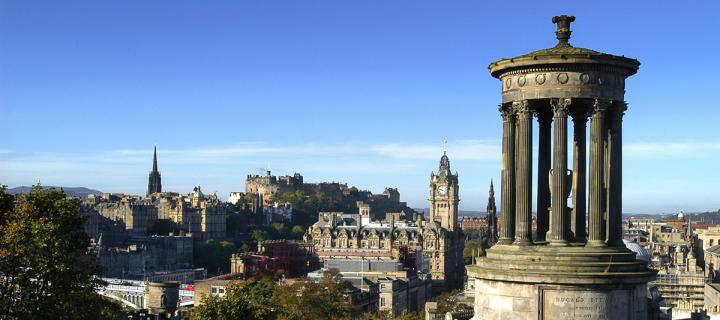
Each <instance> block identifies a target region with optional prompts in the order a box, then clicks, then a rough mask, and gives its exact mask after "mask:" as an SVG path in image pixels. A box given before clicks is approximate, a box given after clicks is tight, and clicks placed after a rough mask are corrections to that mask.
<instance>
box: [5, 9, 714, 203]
mask: <svg viewBox="0 0 720 320" xmlns="http://www.w3.org/2000/svg"><path fill="white" fill-rule="evenodd" d="M507 3H509V2H507V1H370V0H363V1H338V0H328V1H266V0H264V1H193V2H191V1H1V2H0V184H5V185H8V186H10V187H14V186H18V185H30V184H33V183H36V182H38V181H40V182H41V183H42V184H44V185H62V186H85V187H90V188H95V189H99V190H101V191H105V192H131V193H138V194H144V192H145V190H146V187H147V179H148V176H147V174H148V171H149V170H150V169H151V159H152V148H153V146H154V145H157V146H158V153H159V155H158V156H159V167H160V170H161V173H162V178H163V187H164V189H165V190H168V191H178V192H190V191H191V190H192V187H193V186H194V185H201V186H202V187H203V189H204V190H205V191H206V192H214V191H218V193H219V194H220V195H221V196H223V197H225V196H227V193H228V192H230V191H242V190H244V181H245V176H246V175H247V174H255V173H258V171H260V170H264V169H265V168H271V169H272V170H273V172H275V173H277V174H292V173H293V172H300V173H302V174H303V175H304V176H305V180H306V181H342V182H347V183H348V184H350V185H356V186H358V187H359V188H361V189H370V190H372V191H374V192H382V190H383V188H384V187H386V186H394V187H398V188H399V190H400V194H401V198H402V199H403V200H404V201H408V202H409V204H410V205H411V206H415V207H425V206H426V200H425V199H426V198H427V187H428V183H429V176H430V172H431V171H432V170H437V166H438V161H439V158H440V156H441V155H442V149H443V143H442V141H443V139H447V140H448V145H447V151H448V155H449V156H450V160H451V165H452V169H453V170H454V171H455V170H456V171H458V172H459V174H460V191H461V209H465V210H478V209H482V208H484V207H485V205H486V199H487V187H488V184H489V182H490V179H495V181H496V182H498V180H499V176H500V137H501V119H500V116H499V114H498V111H497V104H498V102H499V100H500V84H499V82H498V81H497V80H496V79H494V78H492V77H490V75H489V73H488V70H487V65H488V64H489V63H490V62H492V61H495V60H498V59H500V58H503V57H512V56H515V55H520V54H524V53H527V52H530V51H533V50H536V49H541V48H547V47H551V46H553V45H554V44H555V43H556V40H555V36H554V30H555V26H554V25H553V24H552V23H551V22H550V19H551V17H552V16H553V15H559V14H568V15H575V16H576V17H577V20H576V22H575V23H574V24H573V25H572V29H573V37H572V39H571V41H570V42H571V43H572V44H573V45H575V46H579V47H586V48H591V49H595V50H599V51H603V52H608V53H613V54H618V55H620V54H622V55H626V56H630V57H634V58H637V59H638V60H640V61H641V63H642V65H641V67H640V71H639V73H638V74H637V75H635V76H633V77H632V78H630V79H629V80H628V81H627V87H626V90H627V95H626V100H627V101H628V102H629V107H630V109H629V110H628V112H627V113H626V116H625V121H624V132H623V134H624V137H623V138H624V142H625V145H624V157H625V158H624V165H625V166H624V172H623V174H624V207H625V208H624V211H625V212H643V213H653V212H674V211H679V210H685V211H699V210H717V209H718V208H720V192H719V191H720V188H719V187H718V181H720V173H718V169H719V168H718V167H719V164H720V161H719V160H720V127H719V124H720V113H718V107H720V103H718V100H717V99H718V98H717V94H718V91H719V90H720V78H718V72H719V71H720V59H718V57H717V55H718V52H719V51H720V41H718V39H720V38H719V37H720V26H719V25H718V21H720V5H719V4H720V3H719V2H717V1H706V2H698V1H682V2H681V1H617V2H610V1H602V2H600V1H553V2H541V1H528V2H521V4H518V5H514V6H510V5H507ZM496 185H497V183H496Z"/></svg>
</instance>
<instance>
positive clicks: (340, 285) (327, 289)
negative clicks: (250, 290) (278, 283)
mask: <svg viewBox="0 0 720 320" xmlns="http://www.w3.org/2000/svg"><path fill="white" fill-rule="evenodd" d="M351 288H352V285H351V284H350V283H349V282H347V281H341V280H340V279H339V276H338V275H337V272H335V273H333V272H328V273H326V275H325V278H324V279H322V280H321V281H320V282H313V281H309V280H305V281H298V282H294V283H292V284H289V285H285V286H283V287H282V288H280V289H279V290H275V295H274V296H273V299H274V304H275V308H276V310H277V319H279V320H301V319H347V318H349V317H350V316H351V315H352V314H353V313H354V311H356V307H355V306H353V305H352V303H351V301H350V298H351V297H350V294H349V292H350V289H351Z"/></svg>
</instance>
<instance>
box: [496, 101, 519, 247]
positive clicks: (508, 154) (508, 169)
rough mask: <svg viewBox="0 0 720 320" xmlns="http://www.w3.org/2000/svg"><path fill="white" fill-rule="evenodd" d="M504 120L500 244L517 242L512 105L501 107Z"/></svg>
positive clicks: (513, 116)
mask: <svg viewBox="0 0 720 320" xmlns="http://www.w3.org/2000/svg"><path fill="white" fill-rule="evenodd" d="M500 113H501V114H502V118H503V140H502V172H501V174H502V177H501V178H502V189H501V191H500V214H501V215H502V216H501V218H500V222H501V223H500V237H499V239H498V244H511V243H513V241H515V113H514V112H513V109H512V107H511V106H510V105H507V104H506V105H502V104H501V105H500Z"/></svg>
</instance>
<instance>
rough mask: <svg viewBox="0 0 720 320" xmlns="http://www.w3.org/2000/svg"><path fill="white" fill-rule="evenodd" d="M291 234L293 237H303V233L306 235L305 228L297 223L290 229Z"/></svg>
mask: <svg viewBox="0 0 720 320" xmlns="http://www.w3.org/2000/svg"><path fill="white" fill-rule="evenodd" d="M290 235H291V237H292V238H293V239H302V237H303V235H305V228H303V227H302V226H301V225H297V224H296V225H294V226H293V227H292V229H291V230H290Z"/></svg>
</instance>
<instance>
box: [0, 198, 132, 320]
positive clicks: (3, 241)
mask: <svg viewBox="0 0 720 320" xmlns="http://www.w3.org/2000/svg"><path fill="white" fill-rule="evenodd" d="M83 223H84V217H83V215H82V214H81V213H80V204H79V201H78V200H76V199H72V198H69V197H67V196H66V195H65V193H64V192H63V191H61V190H42V189H41V188H40V186H34V187H33V189H32V191H31V192H30V193H29V194H27V195H19V196H17V197H12V196H10V195H8V194H6V193H5V187H4V186H3V187H0V319H43V318H45V319H104V318H117V317H119V316H121V312H120V307H119V306H118V305H117V304H115V303H113V302H110V301H108V300H106V299H104V298H102V297H101V296H100V295H98V294H97V293H96V289H97V287H98V286H100V285H102V283H101V281H100V280H99V279H96V278H94V277H93V275H94V274H96V273H97V272H98V268H97V265H96V264H95V260H94V257H93V256H91V255H89V250H88V247H89V245H90V239H89V237H88V236H87V234H85V231H84V229H83Z"/></svg>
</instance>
